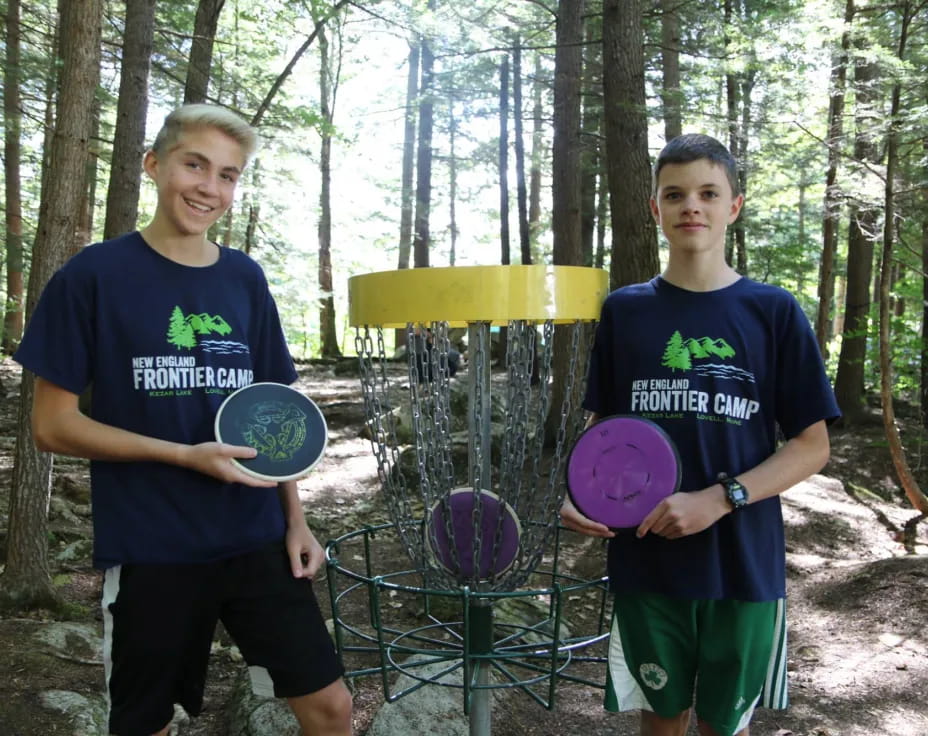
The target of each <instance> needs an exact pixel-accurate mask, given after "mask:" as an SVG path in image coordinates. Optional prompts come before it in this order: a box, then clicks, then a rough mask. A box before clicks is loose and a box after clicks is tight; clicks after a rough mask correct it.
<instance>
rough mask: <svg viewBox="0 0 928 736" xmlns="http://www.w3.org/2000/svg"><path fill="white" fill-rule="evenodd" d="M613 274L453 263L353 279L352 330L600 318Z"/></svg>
mask: <svg viewBox="0 0 928 736" xmlns="http://www.w3.org/2000/svg"><path fill="white" fill-rule="evenodd" d="M608 281H609V278H608V274H607V273H606V271H603V270H602V269H599V268H587V267H585V266H452V267H448V268H412V269H401V270H398V271H380V272H378V273H369V274H364V275H362V276H353V277H352V278H350V279H349V280H348V302H349V310H348V311H349V322H350V324H351V325H352V326H353V327H405V326H406V324H407V323H409V322H412V323H414V324H415V323H419V322H422V323H428V322H447V323H448V324H449V325H450V326H452V327H463V326H466V325H467V324H468V323H471V322H490V323H491V324H497V325H505V324H506V323H507V322H509V321H510V320H525V321H529V322H545V321H547V320H553V321H554V322H578V321H592V320H597V319H599V310H600V307H602V303H603V300H604V299H605V298H606V293H607V291H608Z"/></svg>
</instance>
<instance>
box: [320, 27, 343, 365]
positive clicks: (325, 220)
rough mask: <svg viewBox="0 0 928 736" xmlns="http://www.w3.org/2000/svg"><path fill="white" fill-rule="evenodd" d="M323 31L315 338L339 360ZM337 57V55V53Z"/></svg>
mask: <svg viewBox="0 0 928 736" xmlns="http://www.w3.org/2000/svg"><path fill="white" fill-rule="evenodd" d="M330 49H331V47H330V45H329V39H328V36H327V35H326V33H325V29H324V28H323V29H322V30H320V31H319V59H320V68H319V107H320V112H321V113H322V126H323V127H322V145H321V148H320V151H319V175H320V178H321V186H320V191H319V225H318V231H319V232H318V235H319V291H320V297H319V336H320V342H321V343H322V350H321V352H322V357H323V358H340V357H341V355H342V351H341V350H340V349H339V347H338V335H337V332H336V329H335V297H334V295H333V286H332V131H333V120H334V118H335V97H336V90H337V88H338V75H337V73H333V69H332V66H333V64H332V53H331V50H330ZM339 53H340V52H339Z"/></svg>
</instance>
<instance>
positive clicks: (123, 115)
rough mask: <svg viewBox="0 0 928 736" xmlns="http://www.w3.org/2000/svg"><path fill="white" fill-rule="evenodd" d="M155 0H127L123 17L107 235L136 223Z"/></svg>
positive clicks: (108, 190)
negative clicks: (123, 28)
mask: <svg viewBox="0 0 928 736" xmlns="http://www.w3.org/2000/svg"><path fill="white" fill-rule="evenodd" d="M155 3H156V0H126V21H125V31H124V32H123V41H122V61H121V65H120V72H119V100H118V101H117V103H116V130H115V132H114V134H113V156H112V161H111V163H110V180H109V185H108V186H107V189H106V219H105V220H104V223H103V238H104V239H105V240H109V239H110V238H115V237H116V236H117V235H120V234H122V233H127V232H129V231H130V230H133V229H134V228H135V226H136V221H137V220H138V215H139V188H140V186H141V179H140V177H139V172H140V171H141V170H142V156H143V154H144V153H145V120H146V118H147V116H148V76H149V72H150V70H151V54H152V47H153V43H154V34H155Z"/></svg>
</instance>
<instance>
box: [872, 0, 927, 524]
mask: <svg viewBox="0 0 928 736" xmlns="http://www.w3.org/2000/svg"><path fill="white" fill-rule="evenodd" d="M900 11H901V13H902V22H901V28H900V31H899V53H898V57H899V61H904V60H905V49H906V42H907V39H908V31H909V25H910V23H911V21H912V12H911V11H912V4H911V2H910V0H903V2H902V5H901V8H900ZM901 95H902V84H901V82H899V81H898V80H897V81H896V83H895V84H894V85H893V92H892V103H891V105H890V113H889V132H888V133H887V136H886V188H885V199H884V212H885V214H884V217H883V262H882V269H881V273H880V400H881V404H882V407H883V427H884V429H885V431H886V440H887V442H888V443H889V454H890V456H891V457H892V460H893V466H894V467H895V469H896V475H897V476H898V477H899V484H900V485H901V486H902V489H903V491H904V492H905V495H906V498H908V499H909V502H910V503H911V504H912V506H913V507H915V509H916V510H918V511H919V512H920V513H921V514H922V515H925V514H928V497H926V496H925V494H924V492H923V491H922V490H921V488H919V485H918V481H917V480H916V479H915V476H914V475H913V474H912V470H911V468H910V467H909V463H908V460H906V457H905V448H904V447H903V446H902V439H901V438H900V436H899V428H898V427H897V426H896V413H895V409H894V407H893V363H892V346H891V345H890V341H891V338H892V313H891V311H890V309H891V308H890V299H889V295H890V281H891V278H892V266H893V242H894V238H895V232H894V229H895V212H896V200H895V191H894V186H895V181H894V180H895V177H896V168H897V166H898V158H899V133H900V128H901V127H902V120H901V118H900V107H901V105H900V98H901Z"/></svg>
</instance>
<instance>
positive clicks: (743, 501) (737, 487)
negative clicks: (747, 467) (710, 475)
mask: <svg viewBox="0 0 928 736" xmlns="http://www.w3.org/2000/svg"><path fill="white" fill-rule="evenodd" d="M725 492H726V495H727V496H728V500H729V502H730V503H731V505H732V506H734V507H735V508H736V509H740V508H741V507H742V506H746V505H747V502H748V492H747V489H746V488H745V487H744V486H743V485H741V484H740V483H739V482H738V481H736V480H728V481H727V482H726V483H725Z"/></svg>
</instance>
